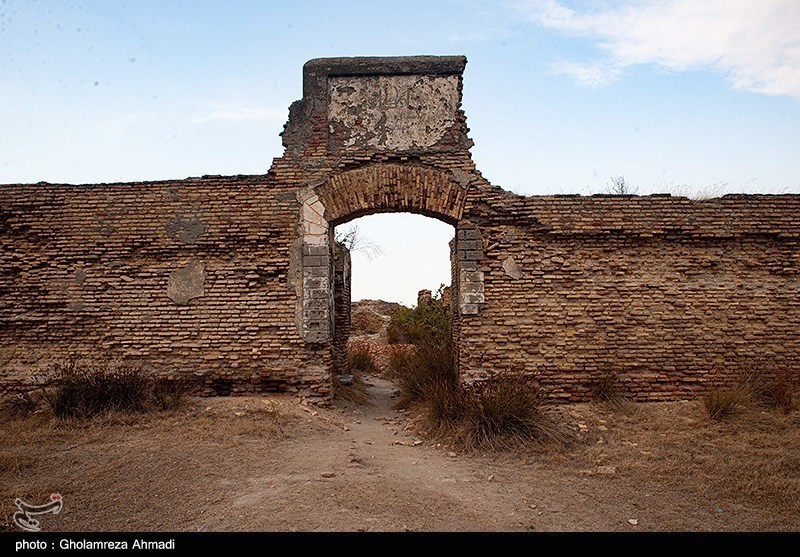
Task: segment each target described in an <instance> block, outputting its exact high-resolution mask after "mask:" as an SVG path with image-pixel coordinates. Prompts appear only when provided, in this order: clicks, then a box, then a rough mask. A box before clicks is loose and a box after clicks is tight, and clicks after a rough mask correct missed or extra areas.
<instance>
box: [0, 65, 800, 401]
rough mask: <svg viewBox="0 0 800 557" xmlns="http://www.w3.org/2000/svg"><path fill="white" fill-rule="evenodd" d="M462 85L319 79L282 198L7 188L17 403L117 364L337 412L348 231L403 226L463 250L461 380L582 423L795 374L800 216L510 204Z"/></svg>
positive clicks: (7, 385)
mask: <svg viewBox="0 0 800 557" xmlns="http://www.w3.org/2000/svg"><path fill="white" fill-rule="evenodd" d="M465 64H466V59H465V58H463V57H460V56H452V57H451V56H448V57H431V56H427V57H426V56H423V57H408V58H332V59H319V60H312V61H310V62H308V63H307V64H306V65H305V67H304V70H303V98H302V99H301V100H300V101H297V102H295V103H294V104H293V105H292V106H291V109H290V114H289V121H288V123H287V124H286V126H285V129H284V131H283V134H282V135H283V143H284V146H285V152H284V154H283V156H282V157H280V158H277V159H275V160H274V161H273V163H272V166H271V168H270V170H269V173H268V174H266V175H256V176H226V177H223V176H203V177H202V178H189V179H185V180H170V181H165V182H135V183H127V184H94V185H69V184H48V183H38V184H8V185H2V186H0V394H2V393H4V392H12V391H19V390H25V389H29V388H30V387H31V386H32V385H34V384H35V382H36V380H37V377H38V372H39V371H41V370H43V369H46V368H47V367H48V366H49V365H50V364H52V363H53V361H54V360H61V359H65V358H68V357H77V358H86V359H92V360H96V359H98V358H105V357H111V358H117V359H122V360H129V361H135V362H138V363H140V364H141V365H144V366H146V367H149V368H151V369H152V370H153V371H155V372H157V373H165V374H166V373H168V374H195V375H198V376H199V377H200V378H201V379H202V381H203V384H204V385H205V392H206V393H207V394H230V393H247V392H261V391H272V390H288V391H292V392H297V393H298V394H301V395H304V396H317V397H327V396H329V395H330V394H331V383H332V382H331V377H332V375H331V374H332V370H333V363H334V358H333V353H334V346H335V343H336V342H337V338H336V330H335V320H334V311H333V304H334V302H333V300H334V290H335V288H334V285H335V281H334V276H333V275H334V259H333V256H332V250H331V248H332V238H331V235H332V228H333V226H335V225H337V224H340V223H343V222H346V221H348V220H350V219H353V218H356V217H359V216H362V215H367V214H370V213H377V212H391V211H407V212H412V213H420V214H423V215H427V216H431V217H434V218H438V219H440V220H442V221H445V222H447V223H449V224H451V225H453V226H454V227H455V229H456V234H455V240H454V242H453V244H452V254H451V262H452V269H453V283H452V300H453V314H454V325H455V327H454V330H455V339H454V340H455V343H456V354H457V356H456V357H457V368H458V371H459V373H460V374H461V376H462V377H463V378H468V379H473V378H482V377H486V376H488V375H492V374H501V373H515V374H527V375H535V376H536V377H537V378H538V380H539V381H540V383H541V385H542V386H543V388H544V389H545V391H546V392H547V393H548V394H549V395H550V396H552V397H556V398H562V399H568V400H585V399H587V398H588V397H589V396H590V395H591V392H592V385H593V384H594V383H596V382H597V381H598V380H599V379H600V378H601V377H605V378H606V380H608V378H609V377H612V378H615V379H616V380H618V382H619V383H618V386H619V388H620V390H621V391H622V392H623V393H624V394H626V395H627V396H630V397H631V398H635V399H638V400H666V399H675V398H685V397H687V396H694V395H696V394H698V393H701V392H704V391H705V390H707V389H708V388H709V387H710V386H711V385H714V384H717V383H719V382H724V381H732V380H733V379H734V378H735V377H736V375H737V374H738V372H739V371H740V370H742V369H753V366H754V363H758V365H759V366H761V367H760V369H767V370H769V372H770V373H783V374H791V373H794V372H796V370H797V362H798V361H800V305H799V303H798V300H800V257H798V253H800V196H798V195H780V196H775V195H753V196H745V195H727V196H725V197H722V198H719V199H711V200H705V201H691V200H688V199H685V198H673V197H670V196H669V195H652V196H642V197H638V196H609V195H595V196H590V197H582V196H575V195H562V196H547V197H544V196H543V197H522V196H517V195H514V194H512V193H509V192H506V191H504V190H502V189H501V188H498V187H495V186H492V185H491V184H489V183H488V182H487V181H486V180H485V179H484V178H483V177H482V176H481V174H480V173H479V172H477V171H476V169H475V166H474V164H473V162H472V159H471V156H470V152H469V149H470V147H471V146H472V142H471V140H470V139H469V138H468V136H467V132H468V129H467V127H466V118H465V116H464V113H463V112H462V110H461V87H462V73H463V71H464V67H465ZM495 140H496V141H502V138H496V139H495ZM531 155H532V159H535V156H536V155H537V153H531ZM339 340H341V339H339ZM759 362H760V363H759ZM765 362H766V363H765Z"/></svg>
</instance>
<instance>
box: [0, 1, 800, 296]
mask: <svg viewBox="0 0 800 557" xmlns="http://www.w3.org/2000/svg"><path fill="white" fill-rule="evenodd" d="M798 29H800V2H797V1H796V0H705V1H703V0H661V1H659V2H625V1H599V2H598V1H595V2H576V1H573V2H567V1H564V2H557V1H555V0H530V1H524V0H519V1H516V0H512V1H506V2H503V1H499V2H478V1H470V0H451V1H440V2H433V1H427V2H419V1H410V0H409V1H404V2H397V3H387V2H356V1H351V2H346V1H342V2H339V1H337V2H332V1H331V2H303V1H295V2H267V1H250V2H248V1H241V0H240V1H237V2H210V1H205V2H204V1H189V0H184V1H182V2H179V1H169V0H153V1H148V0H129V1H127V2H122V1H113V0H103V1H100V0H94V1H92V0H85V1H74V2H70V1H67V0H59V1H39V2H37V1H33V0H0V183H14V182H37V181H40V180H46V181H51V182H73V183H86V182H104V181H130V180H150V179H167V178H183V177H187V176H197V175H202V174H238V173H245V174H246V173H263V172H266V170H267V169H268V168H269V165H270V163H271V161H272V158H273V157H277V156H280V154H281V144H280V138H279V137H278V133H280V131H281V129H282V126H283V123H284V121H285V118H286V115H287V109H288V106H289V104H290V103H291V102H292V101H294V100H296V99H298V98H300V96H301V86H302V83H301V68H302V65H303V63H305V62H306V61H307V60H309V59H311V58H316V57H325V56H357V55H376V56H377V55H411V54H464V55H466V56H467V58H468V60H469V63H468V64H467V69H466V72H465V75H464V80H465V83H464V109H465V111H466V114H467V118H468V125H469V126H470V128H471V132H470V135H471V137H472V139H473V140H474V141H475V147H474V148H473V157H474V159H475V162H476V164H477V166H478V168H479V170H481V172H482V173H483V175H484V176H485V177H486V178H488V179H489V180H490V181H491V182H492V183H494V184H497V185H500V186H503V187H506V188H507V189H511V190H513V191H516V192H518V193H523V194H528V195H537V194H549V193H583V194H591V193H595V192H601V191H603V190H604V189H605V187H606V185H607V183H608V181H609V178H610V177H611V176H615V175H623V176H625V178H626V179H627V181H628V182H630V183H631V184H632V185H633V186H634V187H638V188H639V192H640V193H651V192H660V191H671V192H674V193H684V194H691V195H696V194H698V193H699V194H703V193H705V194H708V193H712V194H722V193H725V192H727V191H731V192H734V191H736V192H738V191H746V192H772V193H780V192H788V193H800V157H799V156H798V152H800V31H798ZM412 218H413V219H421V218H422V217H403V216H397V215H390V216H378V217H370V220H366V219H365V220H364V221H362V222H361V223H360V226H361V228H362V233H363V234H364V235H366V236H369V237H372V239H373V241H375V242H376V243H378V244H380V245H381V247H382V249H383V251H384V255H383V256H380V257H378V258H376V259H375V260H374V261H373V263H372V264H368V262H367V261H364V262H359V260H358V259H357V260H356V276H355V277H354V288H355V289H356V292H357V296H358V293H359V292H362V291H364V292H366V290H364V288H362V287H359V286H358V281H357V277H358V276H359V275H360V276H361V277H362V279H364V282H366V283H367V284H369V285H371V286H377V285H382V286H384V287H386V288H387V289H388V290H386V291H387V292H388V294H386V295H384V297H390V298H391V297H394V298H395V299H398V298H399V299H403V300H405V301H407V302H408V301H410V300H409V298H410V297H411V299H413V297H412V294H408V293H404V294H400V293H399V292H400V290H399V289H400V286H399V284H400V283H399V282H398V281H392V280H389V278H386V277H383V278H382V277H380V276H379V275H378V274H375V273H377V272H378V271H370V270H369V269H368V268H371V267H375V268H376V269H377V268H382V269H383V270H384V271H385V270H386V269H387V268H389V267H391V265H390V264H389V260H392V261H394V260H395V259H397V258H399V257H400V255H402V253H403V250H404V249H407V248H408V247H409V246H410V245H417V246H418V247H417V248H416V249H414V250H411V251H412V252H413V253H416V254H417V259H419V260H420V261H419V263H420V266H421V267H422V269H423V271H420V272H419V273H418V274H417V275H415V276H417V277H418V278H419V284H413V285H409V284H407V283H408V281H405V282H404V283H403V287H404V288H406V290H408V291H411V292H416V290H417V289H418V288H423V287H426V288H431V289H435V288H436V287H437V286H438V285H439V283H440V282H447V280H448V276H447V275H449V272H448V271H447V269H448V265H447V259H446V258H447V256H446V249H447V248H446V245H447V240H448V239H449V237H448V235H449V234H451V233H452V231H451V229H450V228H449V227H447V226H445V225H442V224H441V223H436V222H433V221H431V226H433V227H434V228H436V229H437V230H439V232H434V231H432V230H433V229H431V230H428V229H427V228H424V227H423V225H421V224H414V223H416V222H418V221H417V220H409V219H412ZM376 219H377V220H376ZM381 219H384V220H381ZM392 219H394V220H392ZM397 219H407V220H405V221H402V223H403V224H402V226H403V227H404V228H403V229H404V230H407V229H408V227H409V226H410V228H411V231H412V232H409V233H406V234H403V235H400V234H397V230H398V226H401V224H398V223H397ZM419 222H421V221H419ZM372 223H375V224H372ZM437 225H438V227H437ZM417 230H418V231H419V232H414V231H417ZM398 239H401V240H402V241H401V242H399V241H398ZM384 242H386V243H384ZM433 244H436V245H440V248H439V251H436V250H433V251H434V252H436V253H432V254H431V255H430V257H431V260H430V261H428V260H427V259H425V258H424V257H422V255H420V254H421V253H422V252H424V251H425V250H427V249H428V248H429V247H430V246H432V245H433ZM419 246H422V247H419ZM442 253H444V255H442ZM426 257H427V256H426ZM398 260H399V259H398ZM434 260H435V261H436V262H437V264H436V265H434V264H433V261H434ZM401 267H407V264H405V265H401ZM434 268H436V269H438V270H437V271H435V272H433V271H431V272H430V273H428V272H427V271H425V269H434ZM442 273H445V275H446V276H444V277H442ZM397 274H398V273H397V272H395V273H394V275H397ZM395 283H397V284H395ZM370 292H372V290H371V291H370Z"/></svg>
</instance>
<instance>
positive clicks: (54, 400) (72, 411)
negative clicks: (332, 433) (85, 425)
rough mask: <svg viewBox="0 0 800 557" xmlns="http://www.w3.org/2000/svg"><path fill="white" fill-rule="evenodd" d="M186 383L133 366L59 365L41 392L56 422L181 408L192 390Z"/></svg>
mask: <svg viewBox="0 0 800 557" xmlns="http://www.w3.org/2000/svg"><path fill="white" fill-rule="evenodd" d="M190 387H191V385H190V382H189V381H188V380H185V379H156V378H154V377H152V376H150V375H148V374H147V373H145V371H144V370H142V369H140V368H138V367H135V366H130V365H120V366H117V367H114V366H110V365H108V364H93V363H79V362H77V361H75V360H72V361H69V362H66V363H60V364H56V365H55V366H54V368H53V369H52V370H51V371H50V373H49V374H48V376H47V378H46V385H45V386H44V387H43V388H42V389H41V390H40V391H39V396H41V398H42V400H43V401H44V403H45V404H46V405H47V407H48V408H49V409H50V410H51V411H52V412H53V415H54V416H56V417H57V418H79V419H86V418H90V417H92V416H96V415H98V414H103V413H105V412H147V411H153V410H171V409H175V408H178V407H179V406H180V405H181V404H182V403H183V402H184V399H185V397H186V396H187V394H188V392H189V390H190Z"/></svg>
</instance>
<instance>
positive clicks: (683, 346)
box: [460, 187, 800, 400]
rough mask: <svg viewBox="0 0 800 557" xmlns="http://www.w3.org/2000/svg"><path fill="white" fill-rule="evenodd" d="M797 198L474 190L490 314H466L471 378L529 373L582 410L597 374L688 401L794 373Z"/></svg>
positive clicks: (463, 354)
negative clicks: (768, 371) (747, 379)
mask: <svg viewBox="0 0 800 557" xmlns="http://www.w3.org/2000/svg"><path fill="white" fill-rule="evenodd" d="M799 212H800V196H797V195H781V196H772V195H728V196H725V197H723V198H720V199H711V200H706V201H691V200H688V199H685V198H672V197H669V196H646V197H636V196H630V197H627V196H626V197H620V196H609V195H597V196H592V197H581V196H555V197H528V198H522V197H517V196H515V195H512V194H509V193H507V192H504V191H502V190H500V189H499V188H489V187H487V188H484V189H482V190H481V191H475V192H474V195H471V196H470V198H469V200H468V206H467V208H466V209H465V215H468V216H469V218H470V219H471V220H472V221H473V222H475V223H477V224H478V226H479V228H480V229H481V230H482V233H483V245H484V258H483V260H482V261H481V264H480V268H481V270H482V271H483V273H484V292H485V304H484V306H483V308H482V310H481V313H480V315H477V316H468V315H464V316H462V323H461V326H462V335H461V339H460V358H461V361H460V366H461V369H462V371H463V372H464V374H465V375H466V376H468V377H483V376H486V375H491V374H494V373H504V372H514V373H530V374H536V375H538V376H539V377H540V379H541V382H542V384H543V386H544V387H545V388H546V389H547V391H548V392H549V393H550V394H551V396H553V397H558V398H567V399H570V400H583V399H586V398H588V397H589V396H590V394H591V387H592V384H593V383H594V382H596V381H597V380H598V378H599V376H600V375H602V374H604V373H614V374H616V376H617V378H618V382H619V389H620V391H621V392H623V393H624V394H626V395H628V396H631V397H632V398H635V399H638V400H664V399H674V398H685V397H687V396H691V395H695V394H698V393H700V392H703V391H705V390H707V389H708V387H709V385H711V384H716V383H717V382H720V381H728V382H729V381H731V380H732V379H733V377H734V376H735V375H736V374H737V373H738V372H739V371H740V370H742V369H743V368H745V367H746V366H747V365H748V364H749V363H750V362H752V361H755V360H759V361H762V362H763V361H768V362H771V365H774V366H775V367H776V368H777V369H785V370H792V369H794V370H796V369H797V365H798V361H799V360H798V357H799V356H800V217H799V215H800V213H799Z"/></svg>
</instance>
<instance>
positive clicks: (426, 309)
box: [386, 293, 450, 344]
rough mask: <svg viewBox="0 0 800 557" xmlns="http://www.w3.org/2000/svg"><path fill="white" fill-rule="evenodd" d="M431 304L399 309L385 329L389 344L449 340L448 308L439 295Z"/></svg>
mask: <svg viewBox="0 0 800 557" xmlns="http://www.w3.org/2000/svg"><path fill="white" fill-rule="evenodd" d="M437 295H438V297H437V298H434V299H433V300H432V302H431V303H420V304H419V305H417V306H416V307H414V308H410V309H409V308H400V309H399V310H398V311H397V312H396V313H395V314H394V315H393V316H392V319H391V321H389V325H388V327H387V328H386V335H387V338H388V340H389V344H418V343H421V342H444V341H446V340H449V338H450V308H449V307H447V306H445V304H444V302H443V301H442V297H441V294H440V293H439V294H437Z"/></svg>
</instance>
